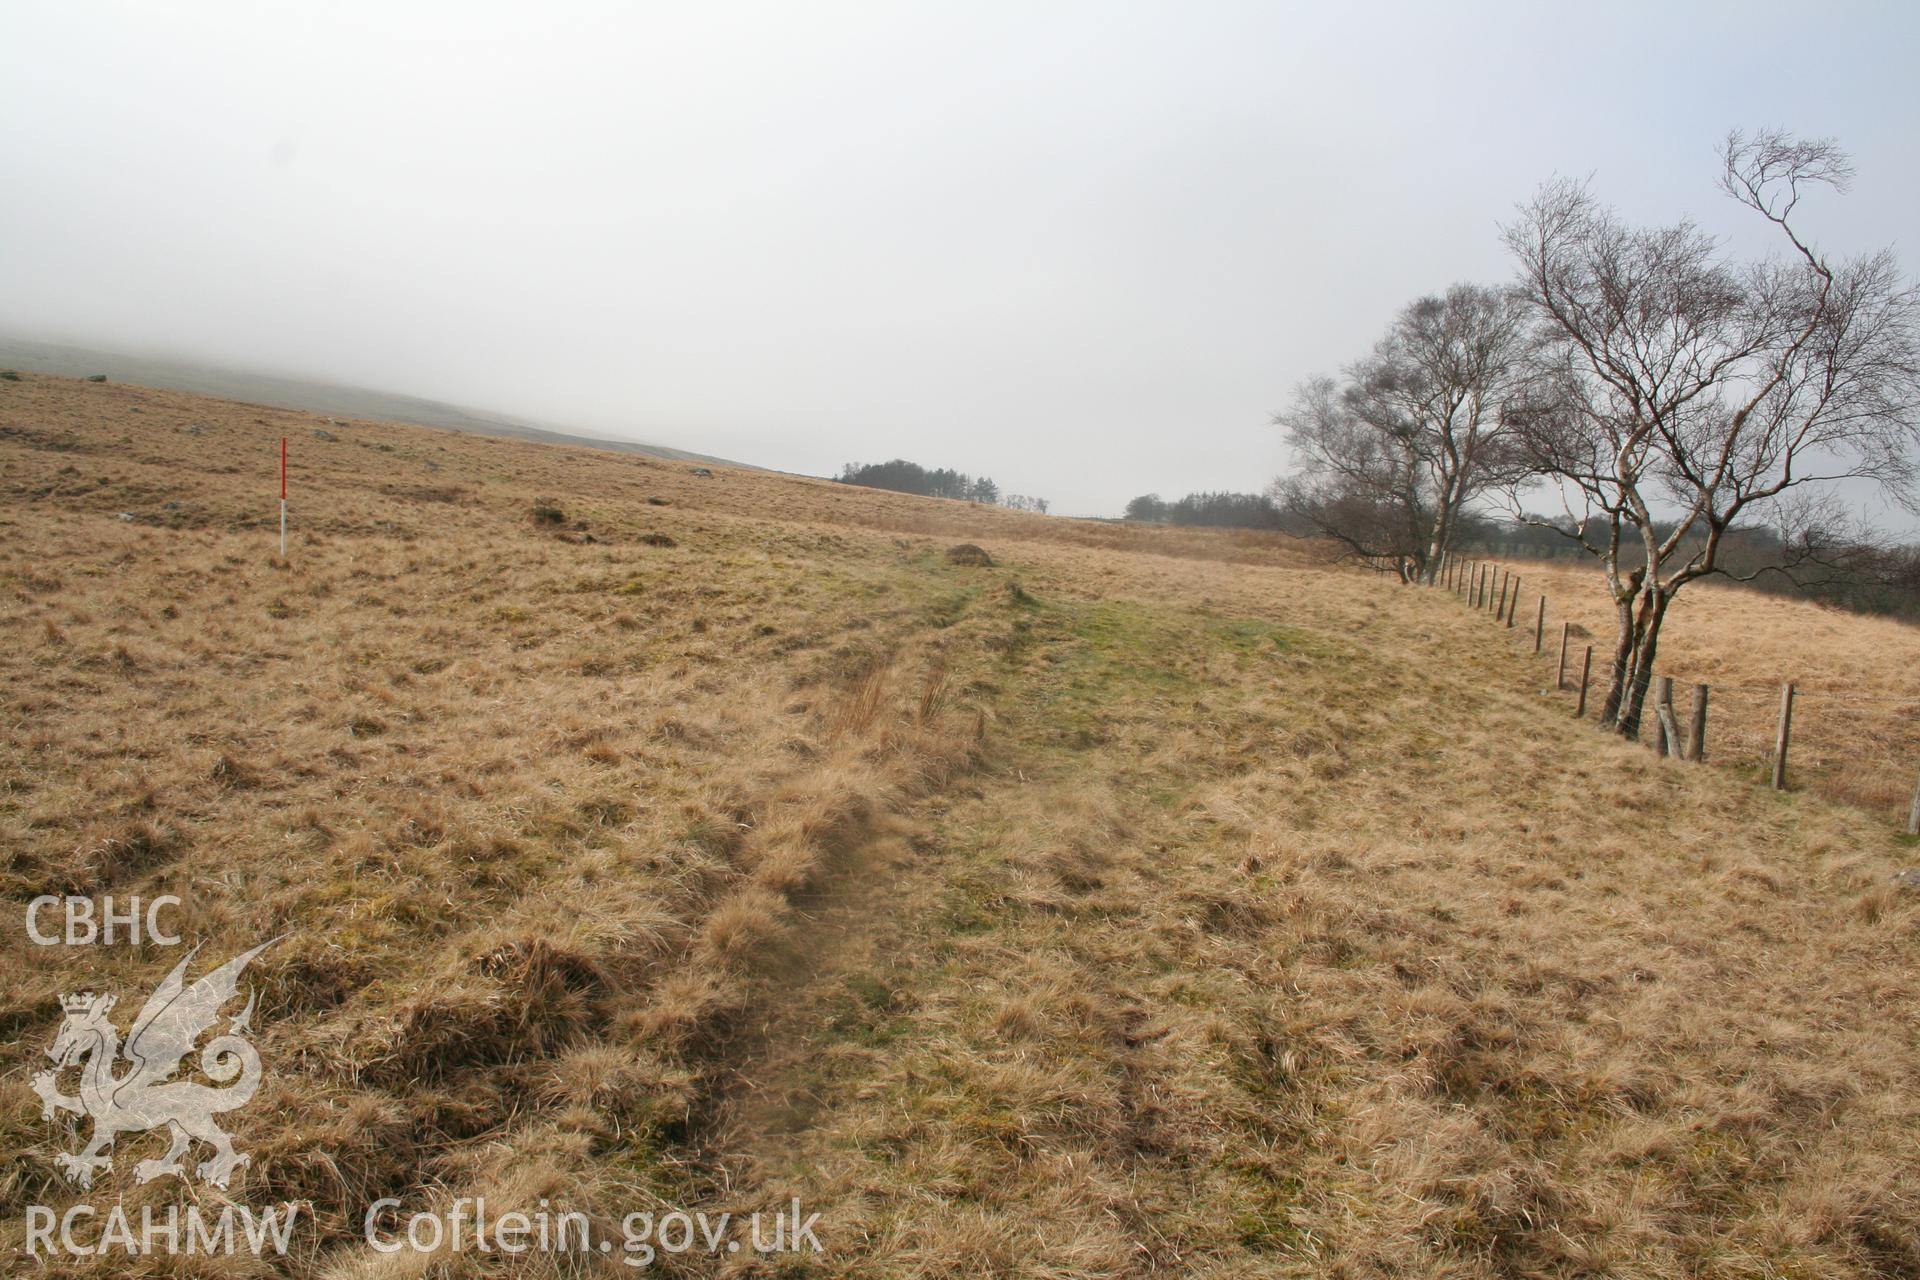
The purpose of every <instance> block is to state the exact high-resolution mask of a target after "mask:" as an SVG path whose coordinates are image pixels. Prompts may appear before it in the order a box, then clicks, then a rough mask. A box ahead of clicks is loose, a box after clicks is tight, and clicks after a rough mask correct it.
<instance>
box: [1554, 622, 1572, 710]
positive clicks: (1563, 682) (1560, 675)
mask: <svg viewBox="0 0 1920 1280" xmlns="http://www.w3.org/2000/svg"><path fill="white" fill-rule="evenodd" d="M1572 628H1573V624H1572V623H1571V622H1562V623H1561V624H1560V665H1559V666H1557V667H1555V668H1554V669H1553V690H1554V692H1555V693H1558V692H1559V691H1560V690H1562V689H1564V688H1566V687H1567V632H1568V631H1570V630H1572Z"/></svg>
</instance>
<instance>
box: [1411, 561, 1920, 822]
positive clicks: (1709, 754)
mask: <svg viewBox="0 0 1920 1280" xmlns="http://www.w3.org/2000/svg"><path fill="white" fill-rule="evenodd" d="M1373 567H1374V568H1375V569H1376V570H1378V571H1380V572H1386V573H1394V574H1396V575H1398V576H1399V577H1400V578H1401V579H1402V580H1403V581H1407V582H1410V583H1413V584H1416V585H1422V586H1427V587H1429V588H1432V589H1437V590H1444V591H1447V592H1448V593H1450V594H1452V595H1453V596H1455V597H1456V598H1458V599H1460V600H1461V601H1462V602H1463V603H1465V604H1466V605H1467V606H1468V607H1469V608H1472V609H1474V610H1475V611H1478V612H1482V613H1485V614H1487V615H1488V616H1489V617H1490V618H1492V620H1493V621H1494V623H1495V624H1496V625H1497V626H1498V627H1499V628H1500V629H1501V630H1502V631H1504V632H1511V633H1514V634H1515V635H1516V636H1517V637H1518V638H1520V639H1521V640H1523V641H1525V642H1526V643H1528V644H1529V645H1530V648H1531V652H1532V653H1533V654H1536V655H1539V656H1541V657H1544V658H1545V659H1547V660H1549V661H1554V662H1556V663H1557V670H1556V673H1555V680H1554V687H1555V690H1556V691H1557V692H1559V693H1562V694H1564V695H1565V696H1567V697H1568V698H1569V699H1570V701H1571V702H1572V704H1573V706H1572V714H1573V715H1575V716H1576V717H1579V718H1583V719H1590V720H1593V721H1594V722H1595V723H1597V724H1607V725H1608V727H1609V728H1611V727H1612V725H1611V723H1610V721H1611V718H1612V717H1611V712H1612V711H1613V710H1614V708H1610V707H1607V706H1606V705H1605V702H1606V699H1607V698H1608V697H1609V695H1610V693H1611V692H1612V691H1613V689H1614V687H1615V686H1616V684H1618V683H1621V678H1622V676H1623V673H1624V672H1625V671H1626V669H1627V663H1626V661H1625V660H1624V659H1616V658H1615V656H1614V655H1613V654H1612V653H1610V652H1609V653H1605V654H1599V653H1596V652H1595V645H1594V644H1593V643H1589V642H1588V641H1587V637H1588V636H1589V635H1590V634H1591V633H1588V632H1587V631H1586V630H1585V628H1584V627H1580V626H1579V624H1577V623H1575V622H1573V620H1572V619H1570V618H1565V617H1554V618H1553V619H1551V621H1552V622H1553V623H1554V624H1555V625H1554V627H1553V628H1552V630H1551V631H1549V626H1548V623H1549V617H1548V614H1549V600H1548V597H1547V595H1546V594H1545V592H1543V591H1540V590H1538V589H1536V590H1534V591H1533V592H1532V593H1531V595H1530V596H1529V598H1528V600H1527V604H1526V607H1525V609H1522V607H1521V591H1522V588H1523V586H1524V579H1523V578H1522V576H1521V574H1520V573H1518V572H1516V571H1515V570H1513V569H1512V568H1510V567H1509V566H1505V565H1500V564H1497V563H1495V562H1492V561H1487V560H1476V559H1465V558H1448V559H1445V560H1443V561H1442V563H1441V565H1440V567H1439V570H1438V572H1437V573H1436V574H1435V575H1434V576H1433V578H1432V579H1431V580H1430V581H1429V580H1424V579H1422V578H1421V577H1419V576H1417V575H1413V574H1410V573H1409V572H1408V571H1407V570H1406V569H1405V568H1404V567H1403V566H1401V565H1399V564H1396V563H1394V562H1392V561H1378V562H1374V563H1373ZM1576 628H1578V633H1577V638H1578V640H1579V643H1578V644H1577V645H1576V644H1575V640H1576ZM1608 647H1609V648H1610V647H1611V646H1608ZM1635 736H1636V737H1637V739H1638V740H1639V741H1641V742H1642V743H1645V744H1646V745H1647V746H1648V747H1649V748H1650V749H1652V750H1654V751H1657V752H1658V753H1659V754H1661V755H1662V756H1665V757H1669V758H1672V759H1676V760H1685V761H1694V762H1699V761H1704V760H1711V761H1712V762H1714V763H1717V764H1721V765H1724V766H1730V767H1733V768H1735V769H1737V770H1740V771H1742V772H1746V771H1752V772H1753V774H1754V775H1755V776H1756V778H1757V779H1758V780H1759V781H1761V782H1763V783H1764V784H1766V785H1769V786H1772V787H1774V788H1777V789H1781V790H1785V789H1788V788H1789V787H1792V788H1795V789H1798V788H1801V787H1806V788H1809V789H1812V790H1816V791H1820V792H1822V793H1824V794H1827V795H1830V796H1833V797H1835V798H1837V799H1841V800H1844V801H1846V802H1848V803H1853V804H1858V805H1861V806H1862V807H1865V808H1868V809H1871V810H1874V811H1878V812H1881V813H1884V814H1888V815H1889V816H1893V817H1895V818H1896V819H1900V820H1904V830H1905V831H1906V832H1907V833H1908V834H1909V835H1920V779H1917V778H1916V772H1920V769H1917V768H1916V766H1920V697H1907V696H1899V695H1886V694H1874V693H1863V692H1858V691H1853V690H1848V689H1844V688H1833V687H1831V685H1830V683H1828V682H1826V681H1824V680H1820V679H1818V678H1817V677H1816V683H1815V684H1814V685H1813V687H1808V686H1807V684H1806V683H1805V682H1804V681H1802V680H1797V679H1796V680H1782V681H1780V682H1778V683H1768V682H1759V681H1755V680H1752V679H1751V678H1743V679H1733V680H1721V681H1719V682H1709V681H1692V680H1686V679H1684V678H1681V677H1679V676H1663V675H1660V674H1659V673H1657V672H1656V673H1655V675H1654V676H1653V677H1652V678H1651V679H1650V680H1649V683H1648V688H1647V691H1646V695H1645V700H1644V703H1643V704H1642V711H1641V716H1640V720H1639V724H1638V726H1637V733H1636V735H1635Z"/></svg>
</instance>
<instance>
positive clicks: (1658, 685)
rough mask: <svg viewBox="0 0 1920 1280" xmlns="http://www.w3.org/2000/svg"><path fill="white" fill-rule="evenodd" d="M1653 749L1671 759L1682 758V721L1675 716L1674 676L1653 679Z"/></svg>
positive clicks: (1657, 753)
mask: <svg viewBox="0 0 1920 1280" xmlns="http://www.w3.org/2000/svg"><path fill="white" fill-rule="evenodd" d="M1653 725H1654V728H1653V743H1652V745H1653V750H1654V753H1655V754H1656V755H1661V756H1665V757H1666V758H1668V759H1670V760H1678V759H1679V758H1680V723H1679V721H1677V720H1675V719H1674V716H1673V677H1672V676H1656V677H1654V681H1653Z"/></svg>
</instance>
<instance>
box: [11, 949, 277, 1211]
mask: <svg viewBox="0 0 1920 1280" xmlns="http://www.w3.org/2000/svg"><path fill="white" fill-rule="evenodd" d="M278 941H279V939H278V938H274V939H271V940H269V941H267V942H263V943H261V944H260V945H259V946H257V947H255V948H254V949H253V950H251V951H248V952H244V953H242V954H241V955H238V956H235V957H234V958H233V959H231V960H229V961H227V963H225V964H223V965H221V966H220V967H219V968H218V969H215V970H213V971H212V972H210V973H206V974H202V975H201V976H200V978H199V979H198V980H197V981H195V982H193V983H191V984H189V983H188V982H187V981H186V973H187V965H188V964H190V963H192V961H193V957H194V955H196V954H197V953H198V952H199V950H200V948H198V947H195V948H194V949H193V951H191V952H189V953H188V954H187V958H186V959H185V960H182V961H181V962H180V963H179V964H177V965H175V966H174V968H173V972H172V973H170V974H168V975H167V978H166V981H165V982H162V983H161V984H160V986H159V989H158V990H156V991H155V992H154V993H153V995H152V996H151V997H150V998H149V999H148V1000H147V1003H146V1006H145V1007H144V1008H142V1009H141V1010H140V1016H139V1017H138V1018H136V1019H134V1022H133V1029H132V1030H131V1031H130V1032H128V1034H127V1042H126V1046H125V1047H124V1049H123V1048H122V1046H121V1044H120V1033H119V1031H117V1030H116V1029H115V1028H114V1025H113V1023H112V1022H111V1021H109V1020H108V1018H107V1014H108V1013H109V1012H111V1011H112V1009H113V1006H114V1003H115V998H114V997H113V996H110V995H95V994H94V993H93V992H91V991H89V992H86V993H84V994H80V995H65V996H61V997H60V1005H61V1007H62V1008H63V1009H64V1010H65V1011H66V1015H67V1016H66V1019H65V1020H64V1021H63V1022H61V1024H60V1031H59V1034H58V1035H56V1036H55V1037H54V1040H53V1046H52V1047H51V1048H49V1049H48V1050H47V1056H48V1057H49V1058H52V1059H53V1060H54V1062H55V1063H56V1064H58V1065H57V1066H56V1067H55V1069H54V1070H52V1071H42V1072H40V1073H39V1074H38V1075H36V1076H34V1078H33V1091H34V1092H35V1093H37V1094H39V1095H40V1103H41V1106H40V1114H41V1116H42V1117H43V1118H45V1119H48V1120H51V1119H53V1116H54V1113H55V1112H56V1111H71V1112H74V1113H75V1114H77V1115H84V1116H90V1117H92V1119H93V1137H92V1139H91V1140H90V1141H89V1142H88V1143H87V1145H86V1148H85V1150H83V1151H81V1152H80V1153H79V1154H78V1155H74V1154H72V1153H69V1152H64V1151H63V1152H61V1153H60V1154H59V1155H58V1156H56V1157H54V1160H55V1163H56V1164H58V1165H59V1166H60V1168H61V1170H62V1171H63V1172H64V1173H65V1174H66V1175H67V1179H68V1180H69V1181H71V1182H74V1183H77V1184H78V1185H80V1186H82V1187H90V1186H92V1185H93V1174H94V1170H96V1169H111V1168H112V1167H113V1160H112V1158H111V1157H110V1156H108V1155H105V1154H103V1153H104V1152H106V1151H107V1149H108V1148H110V1147H111V1146H113V1143H114V1139H116V1138H118V1137H119V1136H120V1135H121V1134H123V1133H138V1132H144V1131H145V1130H148V1129H157V1128H159V1127H160V1126H161V1125H165V1126H166V1127H167V1131H168V1134H169V1136H170V1137H171V1138H172V1145H171V1146H169V1147H168V1148H167V1153H166V1155H164V1156H162V1157H161V1158H160V1159H158V1160H142V1161H141V1162H140V1163H139V1164H138V1165H136V1166H134V1171H133V1172H134V1177H135V1178H137V1179H138V1180H139V1181H141V1182H151V1181H152V1180H153V1179H155V1178H159V1177H163V1176H165V1175H167V1174H173V1175H175V1176H177V1177H179V1178H181V1179H182V1180H185V1178H186V1176H187V1175H186V1171H185V1170H184V1169H183V1168H182V1167H181V1163H180V1157H181V1156H183V1155H185V1154H186V1152H187V1148H188V1147H190V1146H191V1145H193V1142H194V1140H195V1139H198V1140H199V1141H201V1142H204V1143H206V1144H207V1145H209V1146H211V1147H212V1148H213V1156H212V1157H211V1158H210V1159H208V1160H205V1161H203V1162H201V1164H200V1166H199V1173H200V1178H201V1180H202V1181H203V1182H209V1183H212V1184H213V1185H214V1186H216V1187H220V1188H223V1189H224V1188H225V1187H226V1185H227V1180H228V1179H229V1178H231V1177H232V1176H233V1173H234V1170H236V1169H238V1168H240V1167H241V1166H242V1165H244V1164H246V1163H247V1160H248V1157H246V1156H244V1155H242V1154H240V1153H239V1152H237V1151H235V1150H234V1149H233V1139H232V1138H230V1137H228V1136H227V1135H226V1134H225V1133H224V1132H222V1131H221V1129H220V1126H219V1125H218V1124H216V1123H214V1117H215V1116H217V1115H219V1114H220V1113H221V1112H223V1111H232V1110H234V1109H235V1108H236V1107H242V1106H245V1105H246V1104H247V1101H248V1100H249V1099H251V1098H252V1097H253V1095H254V1091H255V1090H257V1089H258V1088H259V1087H260V1055H259V1054H258V1053H256V1052H255V1051H254V1048H253V1046H252V1045H251V1044H248V1043H247V1042H246V1040H244V1039H242V1036H244V1035H245V1034H246V1032H247V1030H248V1025H249V1023H250V1022H251V1021H252V1019H253V1006H254V1000H255V998H256V997H254V996H251V995H250V996H249V997H248V999H247V1007H246V1008H245V1009H243V1010H241V1011H240V1013H239V1015H238V1016H236V1017H235V1018H233V1020H232V1021H230V1022H229V1023H228V1024H227V1030H226V1034H224V1035H220V1036H216V1037H214V1038H213V1039H212V1040H209V1041H208V1042H207V1045H206V1047H205V1048H204V1049H202V1050H201V1052H200V1069H201V1070H202V1071H204V1072H206V1074H207V1075H208V1076H209V1077H211V1078H212V1079H213V1080H215V1081H218V1082H219V1083H221V1084H223V1085H225V1087H224V1088H218V1089H216V1088H212V1087H210V1086H208V1085H204V1084H196V1083H193V1082H190V1081H185V1080H181V1081H175V1082H173V1083H168V1077H170V1076H172V1075H173V1073H174V1072H175V1071H177V1070H179V1067H180V1061H181V1059H182V1058H184V1057H186V1056H187V1054H188V1053H189V1052H191V1051H192V1049H193V1045H194V1041H196V1040H198V1039H199V1038H200V1036H201V1034H202V1033H204V1032H205V1031H206V1030H207V1029H208V1028H210V1027H212V1026H213V1024H214V1022H215V1021H217V1020H218V1018H219V1016H220V1008H221V1006H222V1005H224V1004H226V1003H227V1002H228V1001H229V1000H232V999H233V998H234V996H235V995H236V994H237V993H238V990H239V985H240V975H241V973H242V972H243V971H245V969H246V967H247V965H248V964H249V963H250V962H251V961H252V960H253V958H254V957H255V956H257V955H259V954H260V953H261V952H262V951H265V950H266V949H267V948H268V947H270V946H272V945H273V944H274V943H275V942H278ZM123 1060H124V1062H125V1064H126V1070H124V1071H121V1072H120V1073H119V1074H115V1071H116V1068H118V1067H119V1066H120V1065H121V1063H122V1061H123ZM83 1064H84V1065H83ZM76 1066H77V1067H79V1068H80V1092H79V1094H78V1095H77V1096H73V1097H69V1096H68V1095H66V1094H63V1093H61V1092H60V1084H59V1079H60V1073H61V1072H62V1071H65V1070H67V1069H68V1068H71V1067H76ZM236 1077H237V1078H236ZM229 1081H231V1082H232V1083H228V1082H229Z"/></svg>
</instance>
